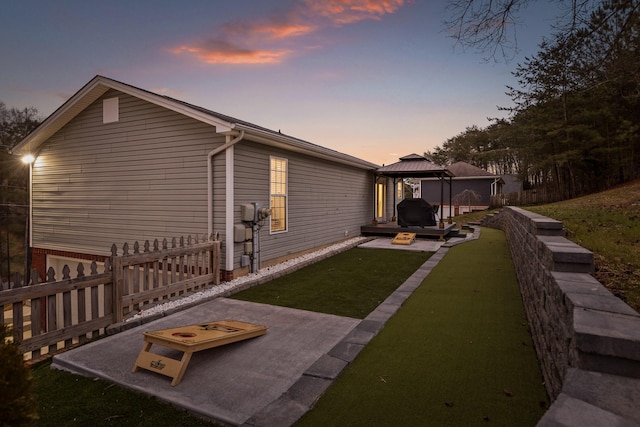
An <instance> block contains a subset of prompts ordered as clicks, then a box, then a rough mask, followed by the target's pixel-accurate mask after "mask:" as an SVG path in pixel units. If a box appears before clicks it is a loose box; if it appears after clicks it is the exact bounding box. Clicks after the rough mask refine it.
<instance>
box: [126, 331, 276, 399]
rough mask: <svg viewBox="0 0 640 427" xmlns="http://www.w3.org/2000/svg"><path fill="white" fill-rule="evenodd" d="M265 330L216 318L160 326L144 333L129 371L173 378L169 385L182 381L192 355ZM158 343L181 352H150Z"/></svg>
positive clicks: (241, 339) (250, 336)
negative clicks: (179, 355) (170, 354)
mask: <svg viewBox="0 0 640 427" xmlns="http://www.w3.org/2000/svg"><path fill="white" fill-rule="evenodd" d="M266 333H267V327H266V326H262V325H254V324H251V323H246V322H240V321H238V320H218V321H215V322H209V323H201V324H197V325H189V326H181V327H179V328H171V329H161V330H157V331H150V332H145V333H144V342H145V344H144V347H143V348H142V350H141V351H140V354H139V355H138V358H137V359H136V362H135V364H134V365H133V368H132V369H131V372H137V371H138V369H140V368H142V369H147V370H149V371H152V372H156V373H158V374H161V375H166V376H168V377H171V378H172V381H171V385H172V386H176V385H178V384H179V383H180V381H182V377H183V376H184V373H185V371H186V370H187V365H189V361H190V360H191V355H192V354H193V353H195V352H196V351H200V350H207V349H210V348H213V347H219V346H221V345H225V344H231V343H234V342H237V341H243V340H246V339H249V338H254V337H257V336H260V335H264V334H266ZM153 344H157V345H160V346H164V347H169V348H172V349H174V350H178V351H182V352H184V354H183V355H182V358H181V359H180V360H177V359H173V358H170V357H166V356H161V355H159V354H156V353H152V352H151V351H149V350H151V346H152V345H153Z"/></svg>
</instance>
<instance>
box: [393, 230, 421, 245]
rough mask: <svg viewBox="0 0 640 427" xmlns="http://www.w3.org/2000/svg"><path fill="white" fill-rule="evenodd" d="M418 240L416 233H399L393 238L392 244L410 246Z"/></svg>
mask: <svg viewBox="0 0 640 427" xmlns="http://www.w3.org/2000/svg"><path fill="white" fill-rule="evenodd" d="M414 240H416V233H398V234H396V237H394V238H393V240H392V241H391V244H393V245H410V244H412V243H413V241H414Z"/></svg>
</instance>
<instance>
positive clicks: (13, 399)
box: [0, 324, 37, 427]
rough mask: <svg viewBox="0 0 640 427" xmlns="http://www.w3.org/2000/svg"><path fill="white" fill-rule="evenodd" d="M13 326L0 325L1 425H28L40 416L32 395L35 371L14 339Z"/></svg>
mask: <svg viewBox="0 0 640 427" xmlns="http://www.w3.org/2000/svg"><path fill="white" fill-rule="evenodd" d="M9 337H11V331H10V329H9V328H8V327H7V326H6V325H4V324H1V325H0V426H2V427H5V426H11V427H14V426H16V427H19V426H28V425H30V424H31V422H32V421H33V420H34V419H36V418H37V406H36V403H35V399H34V398H33V395H32V394H31V391H30V387H31V372H30V370H29V368H28V367H27V366H25V364H24V361H23V360H22V353H21V352H20V350H19V348H18V344H17V343H15V342H13V341H10V340H9Z"/></svg>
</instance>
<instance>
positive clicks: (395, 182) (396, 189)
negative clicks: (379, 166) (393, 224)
mask: <svg viewBox="0 0 640 427" xmlns="http://www.w3.org/2000/svg"><path fill="white" fill-rule="evenodd" d="M397 186H398V184H397V181H396V177H395V176H394V177H393V217H392V218H391V221H395V220H396V202H397V200H396V198H397V196H398V195H397V194H396V193H397V192H398V188H397Z"/></svg>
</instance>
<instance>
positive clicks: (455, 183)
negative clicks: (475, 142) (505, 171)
mask: <svg viewBox="0 0 640 427" xmlns="http://www.w3.org/2000/svg"><path fill="white" fill-rule="evenodd" d="M447 170H449V172H451V173H452V174H453V178H452V180H451V189H449V188H445V192H447V193H448V192H449V191H451V195H452V205H453V215H454V216H456V215H460V214H463V213H466V212H470V211H474V210H483V209H487V208H488V207H489V204H490V202H491V196H495V195H497V194H501V193H502V185H503V184H504V181H503V180H502V178H501V177H500V176H499V175H494V174H492V173H490V172H487V171H485V170H483V169H480V168H478V167H476V166H473V165H471V164H469V163H465V162H456V163H453V164H451V165H449V166H447ZM446 186H448V183H447V184H446V185H445V187H446ZM420 187H421V190H420V192H421V194H422V198H423V199H425V200H426V201H427V202H429V203H432V204H434V203H435V204H437V203H438V201H439V200H440V182H439V181H438V180H436V179H422V180H421V181H420ZM448 208H449V206H448V205H445V209H444V212H448Z"/></svg>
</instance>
